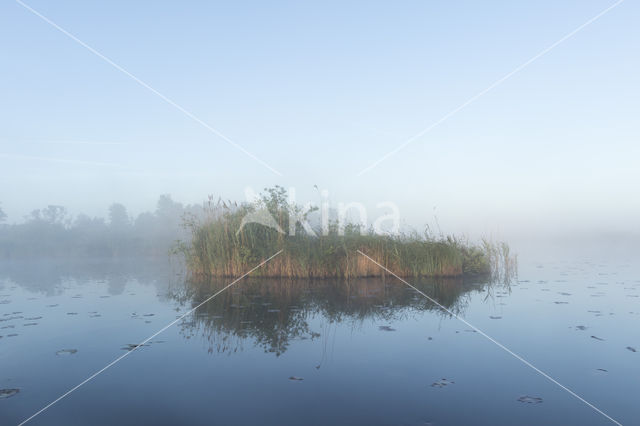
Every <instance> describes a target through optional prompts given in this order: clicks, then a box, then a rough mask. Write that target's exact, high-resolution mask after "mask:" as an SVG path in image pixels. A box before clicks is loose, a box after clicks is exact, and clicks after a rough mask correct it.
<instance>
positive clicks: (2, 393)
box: [0, 389, 20, 399]
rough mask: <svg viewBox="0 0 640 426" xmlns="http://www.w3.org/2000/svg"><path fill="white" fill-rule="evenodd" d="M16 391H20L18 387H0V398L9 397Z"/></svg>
mask: <svg viewBox="0 0 640 426" xmlns="http://www.w3.org/2000/svg"><path fill="white" fill-rule="evenodd" d="M18 392H20V389H0V399H2V398H11V397H12V396H14V395H15V394H17V393H18Z"/></svg>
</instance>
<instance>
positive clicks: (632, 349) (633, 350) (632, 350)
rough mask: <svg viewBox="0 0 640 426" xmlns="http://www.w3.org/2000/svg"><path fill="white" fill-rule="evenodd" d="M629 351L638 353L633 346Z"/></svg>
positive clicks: (628, 347) (629, 347)
mask: <svg viewBox="0 0 640 426" xmlns="http://www.w3.org/2000/svg"><path fill="white" fill-rule="evenodd" d="M627 349H629V350H630V351H631V352H637V351H636V348H632V347H631V346H627Z"/></svg>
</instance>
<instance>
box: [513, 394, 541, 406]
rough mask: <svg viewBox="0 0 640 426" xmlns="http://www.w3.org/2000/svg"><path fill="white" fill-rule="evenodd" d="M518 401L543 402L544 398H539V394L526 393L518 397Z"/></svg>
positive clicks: (526, 402)
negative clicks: (530, 394)
mask: <svg viewBox="0 0 640 426" xmlns="http://www.w3.org/2000/svg"><path fill="white" fill-rule="evenodd" d="M518 401H520V402H523V403H525V404H541V403H542V398H538V397H537V396H529V395H524V396H521V397H520V398H518Z"/></svg>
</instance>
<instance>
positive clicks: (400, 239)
mask: <svg viewBox="0 0 640 426" xmlns="http://www.w3.org/2000/svg"><path fill="white" fill-rule="evenodd" d="M286 199H287V198H286V192H285V191H284V189H282V188H280V187H275V188H271V189H268V190H267V192H266V193H265V194H263V196H262V198H261V199H260V200H259V201H258V202H256V203H254V204H243V205H237V204H231V203H230V204H227V203H224V202H221V201H219V202H218V203H215V204H214V203H212V202H211V200H210V203H209V206H208V208H207V211H208V214H207V215H206V217H205V218H204V219H202V218H200V219H196V218H194V217H189V218H186V219H185V222H184V223H185V226H186V227H187V228H188V229H189V230H190V231H191V234H192V238H191V241H190V243H189V244H184V243H183V244H182V245H181V246H180V250H181V251H182V252H183V253H184V254H185V258H186V261H187V266H188V269H189V271H190V273H191V275H192V277H194V278H199V277H200V278H207V277H214V276H238V275H241V274H243V273H244V272H246V271H247V270H248V269H250V268H252V267H253V266H255V265H256V264H258V263H260V262H261V261H263V260H264V259H266V258H268V257H270V256H272V255H273V254H274V253H276V252H277V251H279V250H283V253H282V254H281V255H279V256H277V257H276V258H274V259H273V260H271V261H270V262H268V263H267V264H265V265H264V266H263V267H261V268H260V269H258V270H256V271H255V272H254V273H253V275H255V276H263V277H288V278H346V279H348V278H355V277H375V276H384V275H385V271H384V270H383V269H381V268H380V267H379V266H377V265H375V264H374V263H373V262H371V261H370V260H368V259H366V258H365V257H364V256H362V255H360V254H358V253H357V250H360V251H362V252H363V253H366V254H367V255H368V256H371V257H372V258H374V259H376V260H377V261H378V262H380V263H381V264H383V265H385V266H386V267H387V268H389V269H390V270H392V271H394V273H396V274H398V275H400V276H405V277H416V276H434V277H453V276H462V275H491V274H496V273H505V274H506V272H505V271H504V269H505V265H509V267H513V266H512V262H513V260H512V259H511V257H510V256H509V250H508V246H507V245H506V244H493V243H491V242H489V241H483V242H482V243H481V244H471V243H469V242H467V241H465V240H462V239H459V238H455V237H451V236H449V237H442V236H441V237H432V236H429V235H420V234H417V233H404V234H399V235H379V234H375V233H374V232H373V231H371V230H370V231H366V230H363V229H361V227H360V226H357V225H354V224H350V225H346V226H345V227H344V232H340V231H339V227H338V224H337V223H331V224H330V226H329V229H328V232H327V233H326V235H322V234H321V233H318V236H310V235H308V234H306V233H305V232H304V230H303V229H302V226H301V225H300V223H296V224H295V228H294V229H295V230H296V232H295V235H288V234H286V233H280V232H278V231H277V230H276V229H274V228H272V227H267V226H264V225H261V224H258V223H248V224H245V225H244V226H242V225H243V222H242V220H243V218H244V217H245V216H246V215H247V214H249V213H255V212H256V211H259V210H260V209H263V210H264V209H266V211H268V212H269V213H270V215H271V217H273V218H274V219H275V221H276V222H277V225H278V226H279V227H280V229H282V230H289V220H290V218H294V217H298V216H297V215H298V214H300V207H298V206H295V205H289V204H288V203H287V201H286ZM294 213H295V214H294Z"/></svg>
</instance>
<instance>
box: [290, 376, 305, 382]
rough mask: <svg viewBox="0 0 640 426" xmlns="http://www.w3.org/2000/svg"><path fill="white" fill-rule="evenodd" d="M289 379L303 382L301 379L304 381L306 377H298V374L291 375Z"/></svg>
mask: <svg viewBox="0 0 640 426" xmlns="http://www.w3.org/2000/svg"><path fill="white" fill-rule="evenodd" d="M289 380H292V381H296V382H301V381H303V380H304V378H302V377H296V376H291V377H289Z"/></svg>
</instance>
